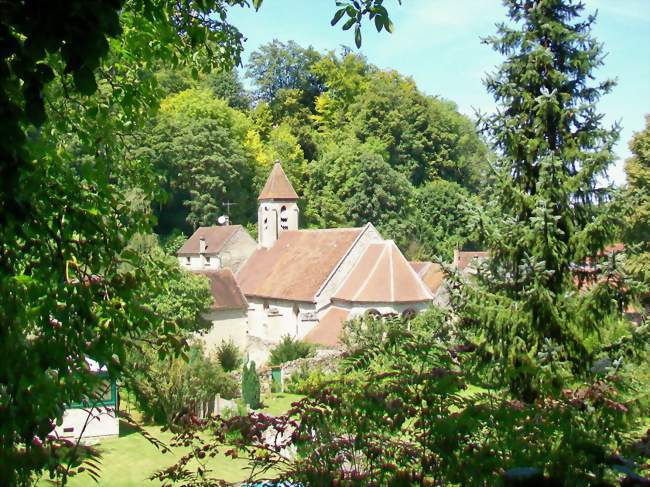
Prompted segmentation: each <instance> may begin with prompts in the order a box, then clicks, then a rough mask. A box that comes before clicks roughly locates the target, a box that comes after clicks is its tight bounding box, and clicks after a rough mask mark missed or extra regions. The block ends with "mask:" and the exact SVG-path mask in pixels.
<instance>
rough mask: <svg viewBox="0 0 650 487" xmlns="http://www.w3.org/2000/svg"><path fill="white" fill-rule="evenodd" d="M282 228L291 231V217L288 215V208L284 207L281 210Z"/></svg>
mask: <svg viewBox="0 0 650 487" xmlns="http://www.w3.org/2000/svg"><path fill="white" fill-rule="evenodd" d="M280 228H281V229H282V230H289V216H288V215H287V207H286V206H284V205H282V208H280Z"/></svg>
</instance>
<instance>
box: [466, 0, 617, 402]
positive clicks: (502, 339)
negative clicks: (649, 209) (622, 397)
mask: <svg viewBox="0 0 650 487" xmlns="http://www.w3.org/2000/svg"><path fill="white" fill-rule="evenodd" d="M505 5H506V7H507V9H508V15H509V18H510V22H509V23H507V24H506V23H504V24H501V25H499V26H498V34H497V35H496V36H494V37H490V38H487V39H485V40H484V42H485V43H487V44H490V45H492V46H493V48H494V49H495V50H496V51H498V52H499V53H501V54H502V55H504V56H506V60H505V62H504V63H503V64H502V65H501V66H500V67H499V68H498V69H497V70H496V72H494V73H493V74H491V75H489V76H488V77H487V80H486V85H487V89H488V91H489V93H491V94H492V95H493V96H494V99H495V101H496V103H497V110H496V113H495V114H494V115H492V116H489V117H487V118H484V119H483V121H482V123H483V129H484V130H485V131H486V132H487V134H488V135H489V136H490V137H491V139H492V141H493V143H494V146H495V149H496V152H497V153H498V154H499V159H498V161H497V162H496V163H495V165H494V171H495V175H496V180H497V183H496V185H497V187H496V190H495V197H494V200H493V201H492V202H491V204H492V205H494V208H490V211H487V212H485V214H493V215H494V214H496V215H498V218H496V219H494V220H492V221H488V220H486V219H482V221H481V223H482V224H483V230H484V231H485V235H484V237H485V239H486V242H487V244H488V247H489V251H490V255H491V259H490V261H489V263H488V264H487V266H486V268H485V269H484V270H483V272H481V273H480V276H479V285H478V286H476V287H472V286H467V287H466V294H465V295H464V296H463V297H462V300H464V303H461V304H460V306H461V308H460V311H461V316H463V317H464V319H465V322H466V323H469V324H473V325H474V326H475V327H476V329H477V330H479V337H480V340H481V345H482V347H481V349H482V350H483V352H485V354H486V356H488V357H490V358H492V359H493V362H492V367H493V370H496V371H498V372H499V373H500V374H499V376H500V378H501V379H505V381H506V383H507V384H508V385H509V387H510V389H511V391H512V392H513V393H514V394H515V395H516V396H517V397H520V398H521V399H524V400H528V401H530V400H533V399H535V398H536V397H538V395H539V392H540V386H541V385H542V384H547V383H550V384H551V385H552V386H555V387H560V386H561V385H562V381H561V379H560V377H561V375H562V374H560V373H558V372H557V370H555V369H556V368H558V367H560V366H562V367H561V368H562V373H563V374H566V373H569V374H575V373H578V374H579V373H581V372H584V371H585V370H588V366H589V364H590V361H591V353H592V351H593V349H592V347H591V345H590V343H592V342H590V339H591V340H593V338H592V335H594V334H597V333H598V332H599V331H600V330H601V329H602V327H603V326H605V325H606V323H608V322H609V321H610V318H611V317H615V316H616V315H615V313H616V304H619V305H620V301H621V299H622V296H621V293H620V289H619V288H617V287H616V286H608V284H609V283H608V282H605V281H603V282H601V283H600V284H599V285H597V286H594V287H591V288H590V289H589V290H587V291H585V290H584V289H582V290H580V289H578V286H577V285H576V282H575V278H574V269H575V266H576V265H579V264H581V263H585V262H588V261H589V259H590V258H594V257H595V256H597V255H598V254H599V253H600V252H602V250H603V248H604V247H605V245H606V244H608V243H610V242H611V240H612V239H613V238H614V235H615V231H616V223H617V222H616V213H615V212H614V211H613V210H612V207H611V187H603V186H602V185H600V184H599V183H600V182H601V178H602V177H603V176H604V175H605V174H606V171H607V168H608V166H609V165H610V164H611V163H612V161H613V154H612V146H613V144H614V143H615V141H616V139H617V137H618V128H617V127H614V128H605V127H603V124H602V115H601V114H599V113H598V112H597V110H596V103H597V102H598V100H599V99H600V97H601V96H602V95H603V94H606V93H608V92H609V91H610V90H611V88H612V87H613V86H614V83H613V82H612V81H610V80H606V81H602V82H596V81H595V80H594V74H593V73H594V70H595V69H596V68H598V67H599V66H601V65H602V63H603V58H604V55H603V47H602V45H601V44H600V43H598V42H597V41H596V40H595V39H594V38H593V37H592V36H591V29H592V26H593V23H594V21H595V16H591V15H590V16H586V17H585V16H584V12H583V10H584V5H583V4H582V2H580V1H575V0H505ZM614 319H615V318H614ZM549 370H551V373H550V374H546V375H545V374H543V373H542V372H543V371H545V372H548V371H549ZM549 375H550V380H549V381H546V380H545V379H548V378H549Z"/></svg>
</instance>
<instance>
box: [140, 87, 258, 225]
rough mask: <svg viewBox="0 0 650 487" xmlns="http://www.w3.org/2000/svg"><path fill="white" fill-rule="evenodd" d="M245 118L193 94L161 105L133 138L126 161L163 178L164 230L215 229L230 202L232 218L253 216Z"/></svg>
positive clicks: (207, 94) (208, 95) (251, 169)
mask: <svg viewBox="0 0 650 487" xmlns="http://www.w3.org/2000/svg"><path fill="white" fill-rule="evenodd" d="M249 129H250V124H249V122H248V120H247V119H246V117H245V116H244V115H243V114H242V113H240V112H239V111H236V110H234V109H232V108H230V107H229V106H228V105H227V103H226V102H225V101H223V100H220V99H217V98H214V97H213V96H212V95H211V93H210V92H209V91H207V90H198V89H191V90H186V91H183V92H180V93H178V94H176V95H172V96H170V97H168V98H166V99H165V100H163V102H162V104H161V109H160V113H159V115H158V116H157V118H156V120H155V122H154V123H153V126H152V127H148V128H147V129H146V130H145V131H144V133H143V134H142V135H136V137H135V139H136V141H135V144H136V145H135V146H134V148H133V150H132V151H131V153H130V157H131V158H132V159H135V160H140V161H143V162H145V163H146V164H148V165H150V166H151V167H153V168H154V170H156V171H157V172H158V173H159V174H160V175H161V176H162V178H163V183H164V188H165V190H166V191H167V202H166V204H165V205H164V206H162V208H161V209H160V211H159V226H160V229H161V230H162V231H167V232H168V231H169V230H168V229H172V228H183V229H188V230H191V231H193V230H194V229H196V227H198V226H200V225H214V224H216V221H217V218H218V217H219V216H220V215H222V214H223V213H224V212H225V209H224V207H223V203H224V202H225V201H227V200H228V201H231V202H234V203H236V204H237V205H236V206H234V207H233V214H232V215H231V217H232V218H233V219H234V220H235V221H238V220H239V221H241V220H246V219H247V218H248V217H249V215H250V214H251V213H252V212H253V206H252V205H253V204H254V200H255V198H254V193H253V188H252V185H251V182H252V178H253V174H254V171H255V166H254V162H253V159H252V157H251V154H250V153H249V151H248V150H247V148H246V146H245V140H246V136H247V133H248V131H249Z"/></svg>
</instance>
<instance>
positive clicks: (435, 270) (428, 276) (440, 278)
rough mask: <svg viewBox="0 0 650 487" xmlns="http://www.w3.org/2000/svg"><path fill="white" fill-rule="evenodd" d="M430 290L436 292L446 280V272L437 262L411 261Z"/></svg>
mask: <svg viewBox="0 0 650 487" xmlns="http://www.w3.org/2000/svg"><path fill="white" fill-rule="evenodd" d="M409 264H411V267H412V268H413V270H414V271H415V272H416V273H417V275H418V276H419V277H420V279H422V281H423V282H424V284H426V286H427V287H428V288H429V291H431V292H432V293H434V294H435V293H436V292H437V291H438V289H440V286H441V285H442V283H443V282H444V280H445V273H444V272H443V270H442V268H441V267H440V265H439V264H436V263H435V262H409Z"/></svg>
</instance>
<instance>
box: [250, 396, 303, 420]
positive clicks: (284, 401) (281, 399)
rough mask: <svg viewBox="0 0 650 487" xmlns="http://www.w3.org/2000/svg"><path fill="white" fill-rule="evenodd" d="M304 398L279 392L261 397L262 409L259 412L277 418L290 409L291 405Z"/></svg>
mask: <svg viewBox="0 0 650 487" xmlns="http://www.w3.org/2000/svg"><path fill="white" fill-rule="evenodd" d="M304 397H305V396H302V395H300V394H289V393H285V392H280V393H277V394H270V395H265V396H264V397H262V403H263V404H264V408H263V409H261V410H260V411H261V412H263V413H266V414H271V415H273V416H279V415H280V414H284V413H286V412H287V411H288V410H289V409H291V403H294V402H297V401H300V400H301V399H302V398H304Z"/></svg>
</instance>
